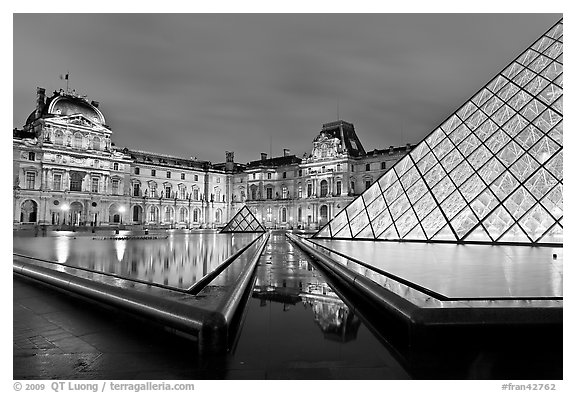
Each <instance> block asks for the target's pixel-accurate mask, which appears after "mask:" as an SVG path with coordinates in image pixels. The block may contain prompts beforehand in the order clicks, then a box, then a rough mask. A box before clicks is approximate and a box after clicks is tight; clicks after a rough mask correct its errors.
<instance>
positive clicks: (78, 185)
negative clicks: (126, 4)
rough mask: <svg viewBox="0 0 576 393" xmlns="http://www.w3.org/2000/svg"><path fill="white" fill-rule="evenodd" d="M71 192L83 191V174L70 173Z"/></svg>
mask: <svg viewBox="0 0 576 393" xmlns="http://www.w3.org/2000/svg"><path fill="white" fill-rule="evenodd" d="M70 191H82V174H81V173H78V172H70Z"/></svg>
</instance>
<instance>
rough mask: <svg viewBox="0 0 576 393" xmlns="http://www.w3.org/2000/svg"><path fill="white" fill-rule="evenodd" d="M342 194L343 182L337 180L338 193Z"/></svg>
mask: <svg viewBox="0 0 576 393" xmlns="http://www.w3.org/2000/svg"><path fill="white" fill-rule="evenodd" d="M340 194H342V182H341V181H337V182H336V195H340Z"/></svg>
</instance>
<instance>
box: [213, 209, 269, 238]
mask: <svg viewBox="0 0 576 393" xmlns="http://www.w3.org/2000/svg"><path fill="white" fill-rule="evenodd" d="M220 232H266V229H265V228H264V227H263V226H262V224H260V222H259V221H258V220H257V219H256V217H255V216H254V214H253V213H252V212H251V211H250V209H248V207H246V206H243V207H242V209H240V210H239V211H238V213H236V214H235V215H234V217H232V219H231V220H230V221H229V222H228V224H226V226H225V227H224V228H222V230H221V231H220Z"/></svg>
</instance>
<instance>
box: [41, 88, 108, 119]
mask: <svg viewBox="0 0 576 393" xmlns="http://www.w3.org/2000/svg"><path fill="white" fill-rule="evenodd" d="M47 106H48V109H47V114H50V115H56V116H70V115H77V114H81V115H84V116H85V117H86V118H88V119H90V120H92V121H93V122H95V123H98V124H105V120H104V116H103V115H102V112H100V111H99V110H98V108H96V107H95V106H94V105H92V104H90V103H89V102H88V101H86V100H85V99H83V98H81V97H76V96H71V95H58V96H56V97H53V98H52V99H51V100H50V102H49V103H47Z"/></svg>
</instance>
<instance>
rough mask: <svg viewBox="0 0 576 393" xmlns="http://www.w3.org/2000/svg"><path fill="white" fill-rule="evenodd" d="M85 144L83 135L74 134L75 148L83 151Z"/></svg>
mask: <svg viewBox="0 0 576 393" xmlns="http://www.w3.org/2000/svg"><path fill="white" fill-rule="evenodd" d="M83 142H84V138H83V137H82V134H81V133H79V132H77V133H76V134H74V147H75V148H77V149H81V148H82V143H83Z"/></svg>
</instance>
